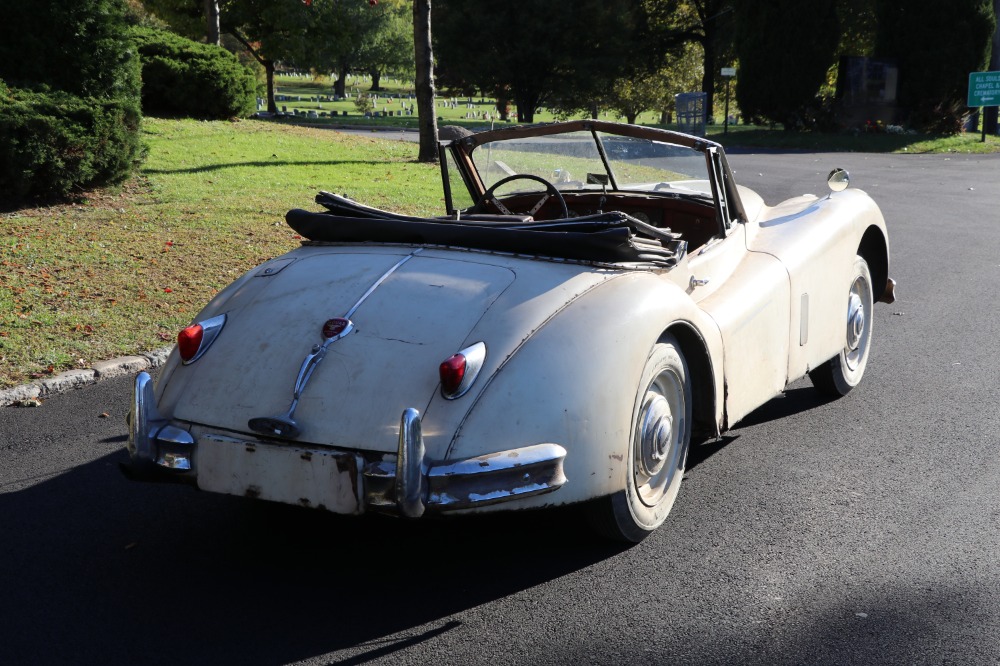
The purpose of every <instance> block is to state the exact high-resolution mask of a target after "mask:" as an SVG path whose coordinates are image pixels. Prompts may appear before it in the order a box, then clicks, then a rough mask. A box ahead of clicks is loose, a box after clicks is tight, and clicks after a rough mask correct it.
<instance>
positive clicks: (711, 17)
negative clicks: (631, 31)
mask: <svg viewBox="0 0 1000 666" xmlns="http://www.w3.org/2000/svg"><path fill="white" fill-rule="evenodd" d="M733 8H734V1H733V0H661V1H659V2H651V9H650V13H651V18H650V22H651V24H652V28H651V30H652V34H653V40H652V43H653V44H654V48H655V50H656V51H657V52H658V53H661V54H662V53H666V52H669V51H671V50H672V49H675V48H676V47H677V46H678V45H683V44H684V43H686V42H695V43H697V44H699V45H701V53H702V59H703V60H702V74H701V91H702V92H703V93H706V95H707V99H706V115H708V117H710V118H711V117H712V114H713V100H714V99H715V85H716V77H718V76H720V73H719V69H720V68H721V67H722V66H724V65H728V64H729V63H730V62H731V59H732V57H733V48H734V34H735V20H734V18H735V16H734V9H733Z"/></svg>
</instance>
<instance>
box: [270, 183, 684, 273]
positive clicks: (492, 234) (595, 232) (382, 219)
mask: <svg viewBox="0 0 1000 666" xmlns="http://www.w3.org/2000/svg"><path fill="white" fill-rule="evenodd" d="M317 199H319V197H317ZM338 199H339V197H338ZM352 203H353V202H352ZM348 208H353V206H350V207H348V206H342V207H339V210H338V213H333V212H321V213H316V212H310V211H306V210H301V209H294V210H290V211H288V213H287V214H286V215H285V220H286V221H287V222H288V226H290V227H291V228H292V229H294V230H295V231H296V232H297V233H299V234H301V235H302V236H304V237H305V238H308V239H309V240H312V241H319V242H327V243H394V244H396V243H402V244H407V245H411V244H412V245H446V246H452V247H462V248H469V249H476V250H489V251H496V252H510V253H514V254H527V255H533V256H538V257H553V258H561V259H574V260H581V261H594V262H601V263H652V264H655V265H659V266H673V265H674V264H675V263H677V261H678V260H679V259H680V258H681V257H682V256H683V254H684V252H685V250H686V245H687V243H686V242H684V241H682V240H679V236H678V235H677V234H671V233H670V232H667V231H664V230H660V229H656V228H655V227H651V226H650V225H648V224H645V223H643V222H641V221H639V220H637V219H635V218H633V217H631V216H629V215H627V214H625V213H620V212H610V213H602V214H600V215H592V216H587V217H577V218H568V219H565V220H554V221H545V222H533V221H529V222H524V221H520V220H518V221H514V222H510V223H506V222H504V221H502V220H498V219H496V217H495V216H494V217H492V218H491V219H488V220H476V219H475V218H474V217H473V218H469V219H460V220H454V219H441V218H418V217H410V216H402V215H396V214H393V213H387V212H384V211H377V210H376V209H366V208H365V207H361V206H359V207H358V209H357V210H347V209H348ZM341 211H343V213H347V214H340V213H341ZM351 213H353V214H351Z"/></svg>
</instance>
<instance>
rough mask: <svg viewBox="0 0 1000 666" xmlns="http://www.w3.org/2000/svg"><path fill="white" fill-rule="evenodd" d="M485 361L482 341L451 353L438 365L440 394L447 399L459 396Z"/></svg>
mask: <svg viewBox="0 0 1000 666" xmlns="http://www.w3.org/2000/svg"><path fill="white" fill-rule="evenodd" d="M485 361H486V345H485V344H484V343H482V342H477V343H476V344H474V345H472V346H470V347H466V348H465V349H463V350H462V351H460V352H458V353H457V354H452V355H451V356H450V357H448V358H447V359H446V360H445V361H444V363H442V364H441V365H440V366H438V374H439V375H440V377H441V394H442V395H443V396H444V397H445V398H447V399H448V400H454V399H455V398H460V397H462V396H463V395H465V393H466V392H467V391H468V390H469V388H470V387H471V386H472V383H473V382H475V381H476V376H477V375H478V374H479V370H480V369H481V368H482V367H483V363H484V362H485Z"/></svg>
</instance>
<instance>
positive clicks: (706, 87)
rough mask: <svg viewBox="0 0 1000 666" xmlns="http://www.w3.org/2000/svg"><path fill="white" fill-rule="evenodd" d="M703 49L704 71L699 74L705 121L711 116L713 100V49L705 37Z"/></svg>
mask: <svg viewBox="0 0 1000 666" xmlns="http://www.w3.org/2000/svg"><path fill="white" fill-rule="evenodd" d="M702 47H703V48H704V51H705V72H704V74H702V75H701V91H702V92H703V93H705V95H706V97H705V122H709V121H710V120H711V118H712V116H713V113H714V109H713V108H712V107H713V101H714V100H715V51H714V50H713V49H712V42H711V40H709V39H706V40H705V41H703V42H702Z"/></svg>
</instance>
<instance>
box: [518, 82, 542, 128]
mask: <svg viewBox="0 0 1000 666" xmlns="http://www.w3.org/2000/svg"><path fill="white" fill-rule="evenodd" d="M514 103H515V104H517V122H519V123H533V122H535V107H536V106H537V105H538V95H533V94H530V93H524V92H521V91H520V90H517V91H515V92H514Z"/></svg>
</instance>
